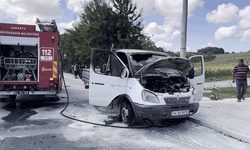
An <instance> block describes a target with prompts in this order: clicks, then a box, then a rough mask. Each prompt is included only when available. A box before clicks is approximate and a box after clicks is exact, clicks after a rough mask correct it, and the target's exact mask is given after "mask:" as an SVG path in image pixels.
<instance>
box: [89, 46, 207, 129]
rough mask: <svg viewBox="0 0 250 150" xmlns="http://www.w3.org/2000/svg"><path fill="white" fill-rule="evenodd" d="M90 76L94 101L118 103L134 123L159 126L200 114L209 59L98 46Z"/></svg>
mask: <svg viewBox="0 0 250 150" xmlns="http://www.w3.org/2000/svg"><path fill="white" fill-rule="evenodd" d="M89 73H90V79H89V103H90V104H91V105H94V106H108V105H110V104H111V103H112V102H113V101H114V100H116V103H117V104H118V105H119V107H120V117H121V120H122V122H123V123H125V124H128V125H130V124H131V122H132V121H133V120H145V119H147V120H150V121H151V122H153V123H154V124H158V123H161V121H163V120H166V119H173V118H187V117H189V116H190V115H193V114H195V113H196V112H197V110H198V108H199V101H200V100H201V99H202V96H203V88H204V80H205V67H204V59H203V56H193V57H191V58H190V59H185V58H179V57H172V56H170V55H168V54H167V53H164V52H156V51H147V50H133V49H122V50H117V51H116V52H115V53H113V52H111V51H109V50H104V49H98V48H92V52H91V64H90V71H89Z"/></svg>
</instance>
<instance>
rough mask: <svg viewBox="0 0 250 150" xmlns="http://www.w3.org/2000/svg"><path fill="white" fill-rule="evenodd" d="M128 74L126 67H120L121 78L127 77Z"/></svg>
mask: <svg viewBox="0 0 250 150" xmlns="http://www.w3.org/2000/svg"><path fill="white" fill-rule="evenodd" d="M128 75H129V71H128V68H126V67H122V69H121V75H120V77H121V78H122V79H124V78H127V77H128Z"/></svg>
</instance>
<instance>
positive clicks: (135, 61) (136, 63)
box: [130, 54, 167, 73]
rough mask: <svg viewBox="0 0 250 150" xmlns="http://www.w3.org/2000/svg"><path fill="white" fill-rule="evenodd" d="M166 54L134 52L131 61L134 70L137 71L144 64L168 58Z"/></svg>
mask: <svg viewBox="0 0 250 150" xmlns="http://www.w3.org/2000/svg"><path fill="white" fill-rule="evenodd" d="M166 57H167V56H166V55H157V54H133V55H130V61H131V64H132V69H133V72H134V73H136V72H137V71H138V70H140V69H141V68H142V67H143V66H145V65H147V64H149V63H154V62H156V61H157V60H159V59H162V58H166Z"/></svg>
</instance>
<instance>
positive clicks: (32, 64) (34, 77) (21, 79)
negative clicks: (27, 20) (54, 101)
mask: <svg viewBox="0 0 250 150" xmlns="http://www.w3.org/2000/svg"><path fill="white" fill-rule="evenodd" d="M36 23H37V25H38V27H39V28H40V31H36V26H35V25H21V24H9V23H0V63H1V64H0V98H11V99H12V100H13V101H14V100H15V99H16V96H17V95H42V96H45V97H54V96H58V94H59V93H61V89H62V85H63V83H62V65H61V63H62V61H61V59H60V53H62V41H61V38H60V34H59V32H58V29H57V26H56V22H55V20H52V21H51V22H48V21H46V22H41V21H40V20H39V19H37V22H36Z"/></svg>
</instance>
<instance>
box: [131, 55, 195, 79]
mask: <svg viewBox="0 0 250 150" xmlns="http://www.w3.org/2000/svg"><path fill="white" fill-rule="evenodd" d="M192 68H193V63H192V62H191V60H189V59H186V58H180V57H167V58H162V59H159V60H157V61H156V62H152V63H149V64H146V65H145V66H143V67H142V68H141V69H140V70H138V71H137V72H136V73H135V75H137V74H143V73H146V72H147V71H150V72H151V71H153V70H159V69H160V70H163V71H164V70H166V69H174V70H178V71H181V72H182V73H183V74H184V75H186V74H187V73H188V72H189V71H190V70H191V69H192Z"/></svg>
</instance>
